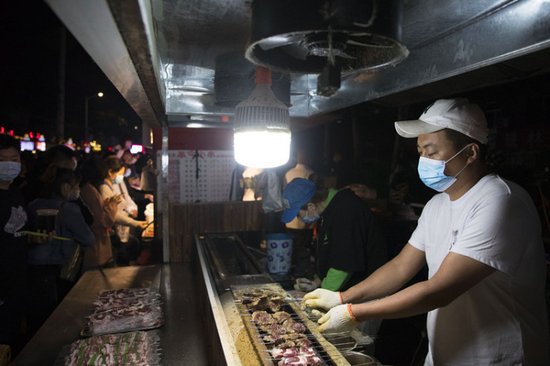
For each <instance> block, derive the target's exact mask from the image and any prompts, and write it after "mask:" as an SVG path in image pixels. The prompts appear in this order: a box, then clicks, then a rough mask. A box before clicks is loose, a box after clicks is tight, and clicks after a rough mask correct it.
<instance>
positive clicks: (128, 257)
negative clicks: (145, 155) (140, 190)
mask: <svg viewBox="0 0 550 366" xmlns="http://www.w3.org/2000/svg"><path fill="white" fill-rule="evenodd" d="M104 163H105V165H104V169H105V171H104V172H103V174H102V178H103V181H102V182H101V183H100V185H99V193H100V194H101V197H102V198H103V200H106V199H107V198H110V197H112V196H116V195H120V194H122V195H123V200H122V201H121V202H120V203H119V204H118V212H117V215H116V217H115V232H116V238H113V237H111V239H112V240H111V243H112V245H113V246H114V248H113V249H114V253H115V255H114V257H115V260H116V262H117V263H118V264H126V265H127V264H134V263H135V261H136V260H137V258H138V257H139V254H140V251H141V250H140V242H139V239H138V238H136V237H135V236H133V235H131V234H130V228H135V229H138V230H143V229H145V227H146V226H147V221H138V220H135V219H134V218H133V217H132V215H137V212H136V210H137V206H136V205H135V203H133V201H131V198H129V196H127V197H124V192H123V191H122V188H121V187H120V185H121V184H123V183H124V173H125V171H126V166H125V165H124V164H123V163H122V161H121V160H120V159H118V158H117V157H116V156H111V157H107V158H106V159H104ZM124 187H125V186H124ZM113 239H115V240H116V241H115V240H113Z"/></svg>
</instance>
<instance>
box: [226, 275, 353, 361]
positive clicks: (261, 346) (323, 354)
mask: <svg viewBox="0 0 550 366" xmlns="http://www.w3.org/2000/svg"><path fill="white" fill-rule="evenodd" d="M257 290H261V291H264V292H269V293H275V294H278V295H280V296H282V297H284V298H285V299H286V300H285V301H284V302H283V303H282V305H281V311H285V312H287V313H289V314H290V316H291V319H293V320H296V321H299V322H301V323H302V324H304V325H305V327H306V331H305V332H304V334H305V335H306V336H307V338H308V340H309V341H310V342H311V347H312V348H313V349H314V350H315V352H316V353H317V356H318V357H319V358H320V359H321V361H322V365H324V366H338V365H349V363H348V361H347V360H346V359H345V358H344V357H343V356H342V354H341V353H340V352H339V351H338V350H337V349H336V347H334V345H333V344H331V343H330V342H328V341H327V340H326V339H325V337H324V336H323V335H322V334H321V333H319V331H318V328H317V325H316V324H315V323H313V322H312V321H311V320H310V319H309V318H308V317H307V314H306V313H305V312H304V311H303V310H302V309H300V304H299V303H298V302H297V301H296V300H294V299H292V298H291V297H290V295H289V294H288V293H287V292H286V291H284V290H283V289H282V288H281V287H280V286H279V285H278V284H275V283H271V284H265V285H262V286H232V292H233V296H234V298H235V304H236V305H237V308H238V311H239V314H240V315H241V317H242V319H243V323H244V325H245V327H246V330H247V332H248V334H249V336H250V339H251V340H252V344H253V345H254V348H255V349H256V352H257V354H258V358H259V359H261V361H262V364H263V365H264V366H276V365H278V364H279V359H274V358H273V357H272V353H271V350H272V349H273V347H274V345H273V344H272V343H270V342H266V341H264V340H263V337H264V336H266V335H267V333H266V332H265V331H264V330H262V329H261V328H260V326H259V325H258V324H257V323H255V322H254V321H253V320H252V310H250V309H249V308H248V307H247V306H246V305H244V304H243V303H242V299H243V298H244V297H247V296H246V294H248V293H252V292H254V291H257ZM267 312H268V313H269V312H270V311H269V310H267Z"/></svg>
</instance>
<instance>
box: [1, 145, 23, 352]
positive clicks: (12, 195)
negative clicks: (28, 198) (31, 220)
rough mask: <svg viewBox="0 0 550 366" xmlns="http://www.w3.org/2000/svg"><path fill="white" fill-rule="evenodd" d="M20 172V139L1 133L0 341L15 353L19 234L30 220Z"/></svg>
mask: <svg viewBox="0 0 550 366" xmlns="http://www.w3.org/2000/svg"><path fill="white" fill-rule="evenodd" d="M20 171H21V160H20V156H19V141H18V140H16V139H15V138H14V137H12V136H10V135H6V134H0V202H1V204H0V344H7V345H10V346H11V348H12V352H13V353H16V352H17V350H18V348H19V347H20V346H21V343H20V339H21V335H20V328H21V322H22V321H23V316H24V314H25V306H24V305H25V300H24V296H25V291H24V283H25V267H26V264H27V238H26V237H25V236H24V235H20V234H21V233H20V231H21V230H23V229H24V227H25V225H26V222H27V213H26V211H25V199H24V197H23V194H21V192H20V191H19V189H17V188H16V187H15V186H11V183H12V181H13V180H14V179H15V178H16V177H17V176H18V175H19V173H20Z"/></svg>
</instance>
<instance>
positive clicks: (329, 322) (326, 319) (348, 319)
mask: <svg viewBox="0 0 550 366" xmlns="http://www.w3.org/2000/svg"><path fill="white" fill-rule="evenodd" d="M318 323H319V324H320V326H319V332H321V333H349V332H351V331H352V330H354V329H355V327H356V326H357V325H358V324H359V323H360V322H358V321H357V320H355V318H354V316H353V315H352V313H351V304H345V305H339V306H337V307H335V308H332V309H330V311H329V312H328V313H326V314H325V315H323V316H322V317H321V319H319V320H318Z"/></svg>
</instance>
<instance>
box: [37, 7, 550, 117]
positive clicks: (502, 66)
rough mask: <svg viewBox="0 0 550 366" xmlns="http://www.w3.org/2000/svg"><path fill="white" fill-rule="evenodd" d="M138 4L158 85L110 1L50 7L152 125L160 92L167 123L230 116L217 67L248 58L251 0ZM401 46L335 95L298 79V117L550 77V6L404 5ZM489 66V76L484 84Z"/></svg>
mask: <svg viewBox="0 0 550 366" xmlns="http://www.w3.org/2000/svg"><path fill="white" fill-rule="evenodd" d="M112 1H114V0H112ZM134 1H137V2H138V3H139V4H140V8H141V13H142V17H143V19H144V20H143V23H144V24H145V25H144V26H143V28H145V29H148V31H147V38H148V39H143V43H144V44H145V43H146V44H147V45H148V47H149V48H150V50H149V51H150V52H149V53H150V55H151V58H152V59H151V60H150V64H151V65H149V66H150V67H151V68H152V69H153V70H154V72H155V74H156V75H157V78H158V79H159V80H157V84H158V85H155V86H153V85H151V83H150V82H147V83H142V81H143V80H141V79H140V71H138V72H136V67H134V65H133V64H132V62H131V61H130V57H129V56H128V55H131V54H136V53H139V52H142V51H143V48H140V49H138V50H134V49H130V50H127V49H126V47H128V48H134V47H135V46H133V45H132V43H126V44H125V42H124V40H125V38H124V37H126V38H128V37H129V35H128V33H131V32H129V31H131V29H130V28H129V29H124V30H123V32H119V30H118V29H117V22H115V20H114V19H117V20H119V21H118V24H121V22H120V19H122V18H124V17H125V16H128V15H127V14H124V11H123V10H122V9H123V8H122V7H118V8H117V7H111V9H108V8H107V7H106V5H105V0H87V1H86V0H46V2H47V3H48V4H49V5H50V6H51V7H52V9H53V10H54V11H55V12H56V13H57V15H58V16H59V17H60V19H61V20H62V21H63V23H65V25H66V26H67V28H69V30H71V32H72V33H73V34H74V35H75V37H76V38H77V39H78V40H79V42H80V43H81V44H82V45H83V46H84V48H85V49H86V50H87V51H88V52H89V53H90V55H91V56H92V58H94V60H95V61H96V62H97V63H98V65H100V67H101V68H102V69H103V71H104V72H105V74H106V75H107V76H108V77H109V78H110V79H111V80H112V81H113V84H115V86H117V88H118V89H119V91H120V92H121V94H122V95H123V96H124V97H125V98H126V99H127V100H128V102H129V103H130V104H131V105H132V106H134V109H136V111H137V112H138V114H139V115H140V116H141V117H142V118H143V119H144V121H147V120H150V118H151V116H152V115H154V111H152V110H151V109H152V108H151V106H150V99H149V98H148V94H150V93H153V94H152V95H160V97H159V98H161V100H162V103H164V113H165V115H166V117H167V120H168V123H169V124H170V121H172V120H173V121H179V123H181V121H182V118H183V117H188V116H194V115H203V116H210V117H212V118H210V120H212V119H213V120H215V119H216V118H215V117H216V116H221V115H232V114H233V111H234V110H233V109H232V108H227V107H220V106H216V105H215V104H214V102H215V100H214V76H215V75H214V73H215V72H214V70H215V60H216V57H218V56H220V55H223V54H226V53H230V52H243V54H244V51H245V49H246V45H247V42H248V39H249V28H250V1H249V0H139V1H138V0H134ZM281 1H282V0H281ZM320 1H322V0H320ZM109 11H111V12H113V11H114V12H115V14H109ZM149 23H150V24H149ZM126 24H129V25H130V26H131V25H132V23H131V22H126ZM121 33H122V34H123V37H121V35H120V34H121ZM402 41H403V43H404V45H405V46H406V47H407V48H408V49H409V50H410V55H409V57H408V58H407V59H406V60H405V61H403V62H402V63H401V64H399V65H397V66H396V67H391V68H387V69H381V70H376V71H372V72H363V73H356V74H353V75H347V78H346V79H345V80H343V81H342V87H341V89H340V90H339V91H338V93H337V94H336V95H334V96H333V97H331V98H323V97H319V96H317V95H316V89H317V77H316V75H294V74H293V75H292V76H291V103H292V106H291V108H290V113H291V116H294V117H311V116H316V115H319V114H324V113H327V112H330V111H335V110H339V109H342V108H345V107H348V106H352V105H355V104H359V103H363V102H366V101H382V102H387V103H390V104H391V105H394V106H397V105H404V104H409V103H412V102H417V101H419V99H435V98H437V97H441V96H444V95H443V94H447V95H449V94H453V93H458V92H460V91H462V90H464V89H463V88H470V89H471V88H475V87H476V83H477V82H478V80H479V81H480V85H479V87H483V86H487V84H491V83H492V82H493V83H499V82H502V81H503V80H506V79H514V78H521V77H525V75H529V74H532V73H536V72H542V71H549V68H550V67H549V66H545V65H550V62H549V60H550V57H549V52H547V49H548V48H549V46H550V1H548V0H476V1H463V0H449V1H437V0H405V1H404V13H403V36H402ZM141 62H143V60H142V61H141ZM524 62H529V65H525V64H524ZM139 66H140V67H138V68H137V69H138V70H142V69H143V65H139ZM489 68H490V69H489ZM481 69H484V71H486V72H485V73H484V75H485V77H483V78H480V79H476V77H479V76H480V75H481V72H480V71H479V70H481ZM431 86H434V87H431ZM435 86H437V87H435ZM155 88H156V89H157V90H156V91H155V90H153V91H150V90H149V89H155ZM159 90H160V92H159ZM154 93H156V94H154ZM146 123H147V122H146Z"/></svg>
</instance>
